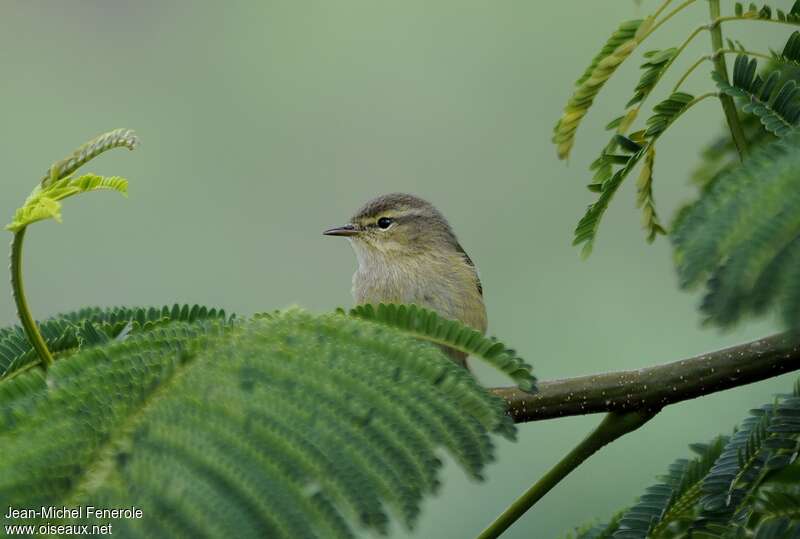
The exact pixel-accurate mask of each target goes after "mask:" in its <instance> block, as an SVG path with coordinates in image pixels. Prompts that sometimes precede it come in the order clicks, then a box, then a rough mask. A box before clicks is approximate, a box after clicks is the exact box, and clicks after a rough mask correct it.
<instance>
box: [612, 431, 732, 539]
mask: <svg viewBox="0 0 800 539" xmlns="http://www.w3.org/2000/svg"><path fill="white" fill-rule="evenodd" d="M725 441H726V440H725V439H724V438H722V437H718V438H716V439H715V440H713V441H712V442H711V443H710V444H698V445H695V446H693V447H692V450H693V451H694V452H695V453H698V456H697V457H696V458H694V459H692V460H688V459H678V460H676V461H675V462H673V463H672V464H671V465H670V466H669V471H668V472H667V475H665V476H663V477H662V478H661V479H662V481H663V482H662V483H658V484H656V485H653V486H650V487H648V488H647V489H646V490H645V493H644V494H643V495H642V496H641V497H640V498H639V500H638V501H637V503H636V505H634V506H633V507H631V508H630V509H628V510H627V511H625V513H624V514H623V515H622V518H621V519H620V521H619V526H618V528H617V530H616V531H615V532H614V536H613V537H614V539H645V538H646V537H659V534H661V533H664V532H665V531H666V530H667V528H668V526H670V525H672V524H674V523H676V522H681V521H684V522H685V521H686V520H689V521H691V519H692V517H693V516H694V512H695V505H696V503H697V500H698V498H699V497H700V485H701V483H702V480H703V477H704V476H705V475H706V473H708V471H709V470H710V469H711V466H712V465H713V464H714V462H715V461H716V460H717V458H718V457H719V455H720V453H721V452H722V447H723V445H724V444H725Z"/></svg>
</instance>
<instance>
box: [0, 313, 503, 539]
mask: <svg viewBox="0 0 800 539" xmlns="http://www.w3.org/2000/svg"><path fill="white" fill-rule="evenodd" d="M154 311H157V312H158V313H161V312H163V311H162V310H154ZM198 311H199V310H198ZM137 312H140V311H137ZM92 313H94V311H92V310H88V311H83V312H82V313H81V314H76V315H74V316H73V317H72V318H71V319H72V320H73V321H74V323H75V325H76V326H78V327H86V326H85V324H84V322H85V321H86V320H88V319H89V317H90V316H93V314H92ZM172 313H173V311H170V314H172ZM177 313H179V315H180V316H181V317H184V315H185V316H186V317H189V318H191V317H192V314H191V310H189V309H186V310H184V309H183V308H180V309H178V310H177ZM95 314H96V313H95ZM195 314H197V315H199V312H198V313H195ZM82 316H86V318H84V319H83V320H81V317H82ZM143 316H145V317H147V318H155V316H151V315H150V314H149V311H146V312H145V314H143ZM96 318H101V319H103V320H106V321H110V322H111V323H115V321H117V320H118V318H117V317H115V316H113V315H111V314H108V313H107V314H106V315H103V316H98V317H96ZM102 325H103V324H102V322H92V326H95V327H96V326H102ZM13 332H14V330H11V331H10V332H9V331H5V332H4V333H5V334H6V335H8V334H9V333H13ZM470 343H471V341H466V342H465V343H464V346H467V347H469V346H471V344H470ZM487 353H488V352H487ZM498 354H499V353H498ZM492 433H498V434H501V435H504V436H507V437H510V436H513V434H514V426H513V423H511V420H510V418H509V417H508V416H507V415H506V414H505V404H504V402H503V401H502V399H500V398H498V397H496V396H493V395H492V394H490V393H489V392H487V391H486V390H485V389H483V388H482V387H480V386H479V385H478V384H477V382H476V380H475V379H474V378H473V377H472V376H471V375H470V374H469V373H468V372H467V371H466V370H465V369H463V368H461V367H459V366H457V365H455V364H454V363H453V362H451V361H450V360H449V358H447V357H446V356H445V355H444V354H443V353H442V352H441V351H440V349H439V348H438V347H436V346H433V345H431V344H430V343H426V342H422V341H420V340H418V339H416V338H414V337H412V336H410V335H408V334H406V333H405V332H402V331H399V330H398V329H395V328H393V327H389V326H388V325H386V324H377V323H373V322H369V321H366V320H361V319H358V318H356V317H351V316H345V315H342V314H330V315H323V316H313V315H310V314H308V313H305V312H303V311H299V310H290V311H287V312H282V313H274V314H271V315H269V316H267V317H260V318H258V319H253V320H247V321H241V320H240V321H235V323H233V324H231V323H226V322H221V321H214V320H200V319H196V320H195V321H194V322H173V323H169V324H165V325H156V326H154V327H152V328H151V329H150V330H149V331H143V332H139V333H132V334H131V335H129V336H128V337H127V338H126V339H124V340H123V341H116V340H113V341H107V342H104V343H97V344H96V345H94V346H91V347H89V348H83V349H81V350H79V351H77V352H76V353H74V354H73V355H71V356H69V357H65V358H62V359H59V360H57V361H56V362H55V363H54V364H53V366H52V367H51V368H50V369H48V371H47V379H46V381H45V379H44V378H43V375H42V374H41V373H40V371H38V370H32V371H29V372H24V373H20V374H19V375H17V376H14V377H13V378H10V379H6V380H4V381H1V382H0V453H2V455H3V459H1V460H0V499H4V500H14V503H15V505H19V506H21V507H39V506H41V505H48V506H49V505H53V506H62V505H66V506H70V507H71V506H78V505H84V506H85V505H88V504H91V505H94V506H95V507H123V506H125V507H127V506H131V505H135V506H136V507H139V508H141V509H142V510H143V512H144V518H142V519H127V520H126V519H122V520H119V521H115V524H114V533H115V534H119V535H120V536H123V537H174V536H196V535H197V533H199V532H198V531H199V530H202V534H207V535H211V536H218V537H229V536H236V537H287V538H295V537H321V538H322V537H324V538H328V537H331V538H333V537H352V536H354V534H355V531H356V530H357V529H367V530H372V531H374V532H378V533H385V532H386V531H387V530H388V524H389V518H390V516H393V517H395V518H396V519H398V520H399V521H401V522H402V523H404V524H405V525H406V526H407V527H409V528H410V527H412V526H413V525H414V523H415V522H416V520H417V517H418V514H419V511H420V504H421V502H422V500H423V498H424V497H425V496H429V495H430V494H432V493H434V492H435V491H436V489H437V487H438V485H439V477H438V476H439V470H440V468H441V465H442V462H441V460H440V455H442V454H445V453H446V454H449V455H450V456H452V458H453V459H454V460H455V461H456V462H457V463H458V464H459V465H460V466H461V467H462V468H463V469H464V470H465V471H466V472H467V473H468V474H469V475H470V476H471V477H473V478H476V479H480V478H481V477H482V474H483V470H484V468H485V466H486V464H487V463H489V462H490V461H491V460H492V459H493V458H494V443H493V437H492V436H490V435H491V434H492ZM73 522H75V521H73V520H70V519H60V520H59V519H56V520H52V519H50V523H52V524H62V523H63V524H66V523H73ZM26 523H29V524H30V523H36V524H38V523H40V522H39V521H35V522H32V521H26ZM86 523H88V524H94V523H99V522H97V520H93V519H88V520H87V521H86Z"/></svg>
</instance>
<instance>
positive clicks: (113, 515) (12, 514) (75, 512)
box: [5, 505, 143, 520]
mask: <svg viewBox="0 0 800 539" xmlns="http://www.w3.org/2000/svg"><path fill="white" fill-rule="evenodd" d="M142 514H143V513H142V510H141V509H139V508H138V507H135V506H132V507H114V508H107V507H95V506H93V505H86V506H82V505H79V506H77V507H66V506H61V507H55V506H42V507H39V508H29V507H9V508H8V511H7V512H6V514H5V518H11V519H20V520H21V519H32V518H47V519H50V518H58V519H60V518H99V519H104V520H108V519H112V520H113V519H133V518H142Z"/></svg>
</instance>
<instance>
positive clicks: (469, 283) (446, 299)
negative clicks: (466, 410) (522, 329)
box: [323, 193, 487, 369]
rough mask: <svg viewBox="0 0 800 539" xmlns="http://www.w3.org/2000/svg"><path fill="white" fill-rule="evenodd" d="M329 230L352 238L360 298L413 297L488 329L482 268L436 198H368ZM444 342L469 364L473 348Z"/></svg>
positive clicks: (361, 301)
mask: <svg viewBox="0 0 800 539" xmlns="http://www.w3.org/2000/svg"><path fill="white" fill-rule="evenodd" d="M323 234H324V235H327V236H341V237H344V238H347V239H348V240H349V241H350V244H351V245H352V247H353V250H354V251H355V255H356V260H357V263H358V267H357V269H356V271H355V273H354V274H353V288H352V293H353V299H354V300H355V303H356V304H358V305H361V304H366V303H370V304H373V305H378V304H380V303H405V304H412V303H413V304H416V305H419V306H421V307H425V308H428V309H431V310H433V311H436V312H437V313H438V314H439V315H440V316H442V317H444V318H447V319H451V320H458V321H460V322H462V323H464V324H466V325H467V326H470V327H472V328H473V329H475V330H477V331H479V332H480V333H482V334H485V333H486V326H487V316H486V306H485V305H484V301H483V285H482V284H481V280H480V277H479V275H478V270H477V268H476V267H475V264H474V263H473V262H472V259H471V258H470V257H469V255H468V254H467V253H466V251H465V250H464V248H463V247H461V244H460V243H459V242H458V239H457V238H456V235H455V233H454V232H453V229H452V228H451V227H450V224H449V223H448V222H447V219H445V217H444V215H442V213H441V212H440V211H439V210H437V209H436V207H435V206H434V205H433V204H431V203H430V202H427V201H426V200H423V199H422V198H419V197H417V196H414V195H410V194H405V193H391V194H387V195H382V196H379V197H377V198H374V199H372V200H370V201H369V202H367V203H366V204H364V205H363V206H362V207H361V208H360V209H359V210H358V211H357V212H356V213H355V214H354V215H353V217H352V218H351V219H350V221H349V222H348V223H347V224H345V225H342V226H338V227H335V228H330V229H328V230H325V231H324V232H323ZM442 348H443V350H444V352H445V353H446V354H447V355H448V356H449V357H450V358H451V359H452V360H453V361H454V362H455V363H457V364H458V365H461V366H462V367H465V368H467V369H468V367H467V362H466V358H467V354H465V353H464V352H461V351H459V350H455V349H452V348H449V347H445V346H443V347H442Z"/></svg>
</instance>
